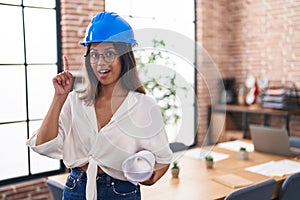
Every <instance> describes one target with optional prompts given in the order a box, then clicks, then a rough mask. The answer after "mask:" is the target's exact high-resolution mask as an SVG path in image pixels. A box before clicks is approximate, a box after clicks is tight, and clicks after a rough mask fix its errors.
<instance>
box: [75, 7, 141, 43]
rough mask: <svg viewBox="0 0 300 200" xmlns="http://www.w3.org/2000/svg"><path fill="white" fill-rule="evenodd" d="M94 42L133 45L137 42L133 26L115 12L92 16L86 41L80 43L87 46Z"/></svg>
mask: <svg viewBox="0 0 300 200" xmlns="http://www.w3.org/2000/svg"><path fill="white" fill-rule="evenodd" d="M94 42H124V43H126V44H130V45H132V46H134V45H136V44H137V42H136V40H135V39H134V34H133V30H132V28H131V26H130V25H129V24H128V23H127V22H126V21H125V20H124V19H123V18H121V17H120V16H119V15H118V14H116V13H114V12H100V13H98V14H97V15H96V16H94V17H93V18H92V20H91V22H90V24H89V25H88V27H87V29H86V32H85V38H84V41H83V42H81V43H80V44H81V45H84V46H86V45H87V44H89V43H94Z"/></svg>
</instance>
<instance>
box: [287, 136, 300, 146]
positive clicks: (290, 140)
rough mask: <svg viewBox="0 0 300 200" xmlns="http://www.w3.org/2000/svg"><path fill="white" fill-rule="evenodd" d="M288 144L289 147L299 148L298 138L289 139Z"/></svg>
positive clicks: (299, 140)
mask: <svg viewBox="0 0 300 200" xmlns="http://www.w3.org/2000/svg"><path fill="white" fill-rule="evenodd" d="M289 142H290V146H291V147H295V148H300V138H299V137H290V138H289Z"/></svg>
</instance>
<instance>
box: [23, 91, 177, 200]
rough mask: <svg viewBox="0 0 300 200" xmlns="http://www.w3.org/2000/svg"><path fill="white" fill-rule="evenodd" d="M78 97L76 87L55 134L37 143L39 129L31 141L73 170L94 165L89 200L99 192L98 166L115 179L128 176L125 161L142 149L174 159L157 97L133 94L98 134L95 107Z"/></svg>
mask: <svg viewBox="0 0 300 200" xmlns="http://www.w3.org/2000/svg"><path fill="white" fill-rule="evenodd" d="M78 97H79V93H77V92H75V91H72V92H71V93H70V94H69V96H68V98H67V100H66V102H65V104H64V106H63V108H62V111H61V113H60V117H59V130H58V135H57V137H56V138H54V139H53V140H51V141H48V142H46V143H44V144H41V145H38V146H36V145H35V143H36V137H37V133H38V130H37V131H36V132H35V133H34V135H33V136H32V137H31V138H30V139H29V140H28V141H27V143H26V144H27V145H28V146H29V147H31V148H32V150H33V151H35V152H37V153H39V154H41V155H45V156H47V157H50V158H55V159H63V162H64V164H65V165H66V167H68V168H74V167H80V166H83V165H85V164H86V163H89V166H88V169H87V177H88V182H87V188H86V191H87V199H88V200H90V199H94V198H95V197H96V196H97V191H96V176H97V166H100V167H101V169H102V170H103V171H104V172H105V173H107V174H108V175H110V176H112V177H114V178H117V179H120V180H126V178H125V176H124V174H123V172H122V162H123V161H124V160H126V159H127V158H128V157H130V156H132V155H133V154H135V153H137V152H139V151H141V150H148V151H150V152H152V153H153V154H154V156H155V160H156V162H157V163H161V164H169V163H170V162H171V160H172V151H171V150H170V148H169V142H168V139H167V135H166V132H165V129H164V122H163V119H162V115H161V112H160V109H159V107H158V106H157V105H156V103H155V101H154V99H153V98H151V97H150V96H147V95H143V94H140V93H137V92H132V91H131V92H129V93H128V95H127V97H126V98H125V100H124V101H123V103H122V104H121V106H120V107H119V108H118V110H117V111H116V112H115V113H114V115H113V116H112V118H111V120H110V121H109V123H108V124H107V125H105V126H104V127H102V128H101V129H100V131H99V132H98V123H97V118H96V113H95V108H94V105H86V104H85V103H84V102H83V101H82V100H80V99H79V98H78Z"/></svg>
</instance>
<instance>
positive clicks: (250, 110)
mask: <svg viewBox="0 0 300 200" xmlns="http://www.w3.org/2000/svg"><path fill="white" fill-rule="evenodd" d="M214 112H215V113H224V114H226V113H241V114H242V132H243V137H244V138H246V133H247V130H248V114H259V115H263V116H264V125H268V118H269V116H279V117H282V118H284V120H285V126H286V129H287V131H288V133H289V129H290V127H289V124H290V116H291V115H299V110H279V109H271V108H262V107H260V106H259V105H250V106H246V105H245V106H243V105H231V104H227V105H226V104H216V105H211V106H210V107H209V108H208V116H207V117H208V125H209V124H210V120H211V116H212V113H214ZM211 134H212V133H211V131H209V141H208V142H209V144H213V141H212V138H211V137H212V136H211Z"/></svg>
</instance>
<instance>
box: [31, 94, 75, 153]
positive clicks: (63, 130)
mask: <svg viewBox="0 0 300 200" xmlns="http://www.w3.org/2000/svg"><path fill="white" fill-rule="evenodd" d="M69 96H70V95H69ZM69 96H68V98H67V100H66V102H65V104H64V106H63V107H62V110H61V113H60V116H59V122H58V135H57V137H56V138H54V139H52V140H50V141H48V142H45V143H43V144H40V145H36V139H37V135H38V132H39V130H37V131H35V132H34V134H33V135H32V136H31V137H30V138H29V139H28V140H27V142H26V145H27V146H29V147H30V148H31V149H32V150H33V151H35V152H36V153H38V154H41V155H44V156H47V157H50V158H54V159H62V155H63V144H64V138H65V137H66V135H67V134H68V133H69V130H70V128H71V104H70V98H69Z"/></svg>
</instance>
